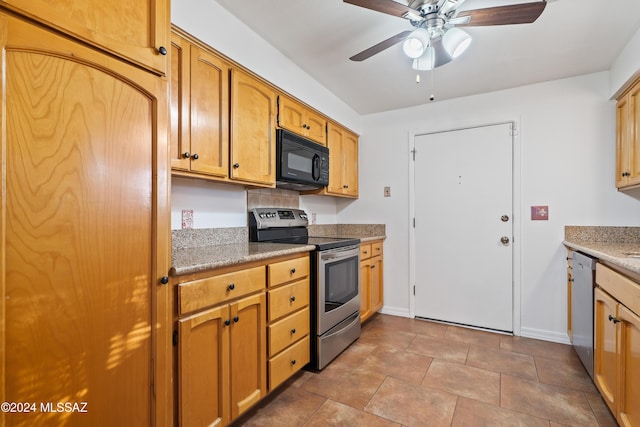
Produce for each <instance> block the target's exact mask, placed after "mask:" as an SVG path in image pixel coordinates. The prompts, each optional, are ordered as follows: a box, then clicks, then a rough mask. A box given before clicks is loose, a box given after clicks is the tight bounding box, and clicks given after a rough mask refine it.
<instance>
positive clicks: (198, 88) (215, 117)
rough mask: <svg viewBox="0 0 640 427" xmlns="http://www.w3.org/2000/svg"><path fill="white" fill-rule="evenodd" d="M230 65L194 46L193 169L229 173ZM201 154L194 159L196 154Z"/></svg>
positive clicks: (192, 93) (192, 102) (214, 173)
mask: <svg viewBox="0 0 640 427" xmlns="http://www.w3.org/2000/svg"><path fill="white" fill-rule="evenodd" d="M228 105H229V66H228V65H227V64H226V63H225V62H224V61H223V60H222V59H220V58H218V57H217V56H215V55H212V54H210V53H208V52H205V51H203V50H202V49H199V48H198V47H196V46H191V120H190V123H191V170H192V171H194V172H199V173H205V174H209V175H216V176H221V177H226V176H227V174H228V170H229V163H228V162H229V125H228V123H229V113H228V111H229V109H228ZM195 155H197V156H198V158H197V159H195V158H194V156H195Z"/></svg>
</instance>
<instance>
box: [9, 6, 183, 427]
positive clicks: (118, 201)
mask: <svg viewBox="0 0 640 427" xmlns="http://www.w3.org/2000/svg"><path fill="white" fill-rule="evenodd" d="M11 3H12V4H15V5H17V6H20V7H21V8H22V7H23V6H24V8H25V9H29V10H33V11H34V12H36V11H38V10H39V9H38V8H40V9H43V10H44V9H47V10H48V11H49V12H51V14H49V13H47V16H49V17H53V16H55V14H62V13H63V12H62V10H63V9H64V8H59V6H60V5H59V4H57V3H56V4H54V3H51V2H45V1H37V2H36V1H34V2H29V1H15V2H11ZM68 3H69V2H67V4H68ZM76 3H77V4H78V5H80V2H76ZM87 3H89V2H87ZM92 3H95V4H97V3H96V2H92ZM137 3H140V2H137ZM161 3H162V2H161ZM123 7H125V6H123ZM127 7H128V6H126V7H125V9H126V8H127ZM56 8H58V9H59V10H57V11H56V10H54V9H56ZM101 10H102V9H101ZM67 12H68V11H67ZM69 15H71V14H69ZM68 18H69V20H72V19H74V18H73V17H71V16H69V17H68ZM68 22H70V21H68ZM63 24H64V23H63ZM80 26H81V25H80V24H79V27H80ZM62 27H63V29H65V28H66V26H65V25H63V26H62ZM0 51H1V52H2V61H0V80H1V81H0V88H1V89H0V92H1V97H2V102H1V103H0V128H1V129H2V131H1V132H0V145H1V146H2V149H1V150H0V175H1V176H2V192H1V195H0V200H1V203H0V223H1V226H0V248H1V249H0V256H1V258H2V262H0V294H1V295H0V297H1V299H2V303H1V304H0V313H1V316H0V317H1V319H0V338H1V339H0V379H1V391H0V394H1V396H0V401H3V402H4V401H6V402H16V403H26V402H36V403H37V404H38V405H40V403H39V402H42V403H43V404H45V405H46V404H47V403H48V402H69V403H77V404H78V407H79V408H80V409H81V408H82V407H83V404H82V402H86V408H85V409H86V410H87V412H86V413H79V412H75V413H69V412H55V411H43V410H41V407H40V406H38V407H37V411H35V412H31V413H2V414H0V425H3V426H4V425H7V426H34V425H52V426H53V425H58V426H60V425H95V426H97V425H112V426H133V425H135V426H150V425H164V424H165V422H167V421H169V420H170V419H171V415H170V414H169V413H168V412H167V411H170V410H171V405H170V403H169V402H170V397H169V394H168V393H169V392H170V390H171V386H170V376H169V374H170V372H171V370H170V363H171V362H170V360H171V342H170V338H171V328H170V327H169V326H170V315H171V311H170V310H171V308H170V305H169V298H170V290H169V287H168V286H164V285H162V284H161V277H163V276H165V275H166V274H167V272H168V270H169V262H170V261H169V259H168V255H169V253H170V244H169V230H170V221H169V214H170V207H169V206H168V200H169V194H168V178H169V175H168V163H167V162H168V158H167V117H168V113H167V83H166V81H164V80H163V79H161V78H159V77H157V76H156V75H154V74H152V73H149V72H145V71H144V70H141V69H139V68H137V67H134V66H132V65H131V64H128V63H126V62H124V61H121V60H118V59H116V58H114V57H112V56H109V55H105V54H104V53H102V52H99V51H97V50H95V49H92V48H89V47H87V46H86V45H85V44H83V43H80V42H76V41H74V40H73V39H71V38H68V37H63V36H61V35H60V34H58V33H55V32H52V31H48V30H46V29H44V27H40V26H37V25H35V24H33V22H32V21H23V20H21V19H19V18H16V17H15V16H13V15H9V14H4V13H2V12H1V11H0ZM53 405H54V406H53V409H55V405H56V403H53Z"/></svg>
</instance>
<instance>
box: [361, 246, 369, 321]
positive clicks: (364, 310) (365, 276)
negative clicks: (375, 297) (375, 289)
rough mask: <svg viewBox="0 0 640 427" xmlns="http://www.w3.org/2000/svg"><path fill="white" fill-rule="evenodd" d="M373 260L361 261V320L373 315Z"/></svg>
mask: <svg viewBox="0 0 640 427" xmlns="http://www.w3.org/2000/svg"><path fill="white" fill-rule="evenodd" d="M370 282H371V260H370V259H367V260H365V261H360V321H364V320H366V319H367V318H368V317H369V316H370V315H371V287H370Z"/></svg>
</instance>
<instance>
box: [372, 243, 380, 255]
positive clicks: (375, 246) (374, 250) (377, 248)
mask: <svg viewBox="0 0 640 427" xmlns="http://www.w3.org/2000/svg"><path fill="white" fill-rule="evenodd" d="M378 255H382V242H374V243H372V244H371V256H378Z"/></svg>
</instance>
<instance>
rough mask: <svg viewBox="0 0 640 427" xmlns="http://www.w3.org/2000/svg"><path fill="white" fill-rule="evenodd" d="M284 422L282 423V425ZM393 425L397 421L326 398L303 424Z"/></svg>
mask: <svg viewBox="0 0 640 427" xmlns="http://www.w3.org/2000/svg"><path fill="white" fill-rule="evenodd" d="M284 425H286V424H283V426H284ZM328 426H345V427H347V426H348V427H393V426H400V424H398V423H394V422H392V421H389V420H386V419H384V418H380V417H378V416H376V415H373V414H369V413H367V412H364V411H361V410H359V409H355V408H352V407H351V406H347V405H343V404H341V403H338V402H334V401H332V400H327V401H326V402H325V403H324V405H322V407H320V409H319V410H318V411H317V412H316V413H315V414H314V415H313V416H312V417H311V419H310V420H309V421H308V422H307V423H306V424H305V427H328Z"/></svg>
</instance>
